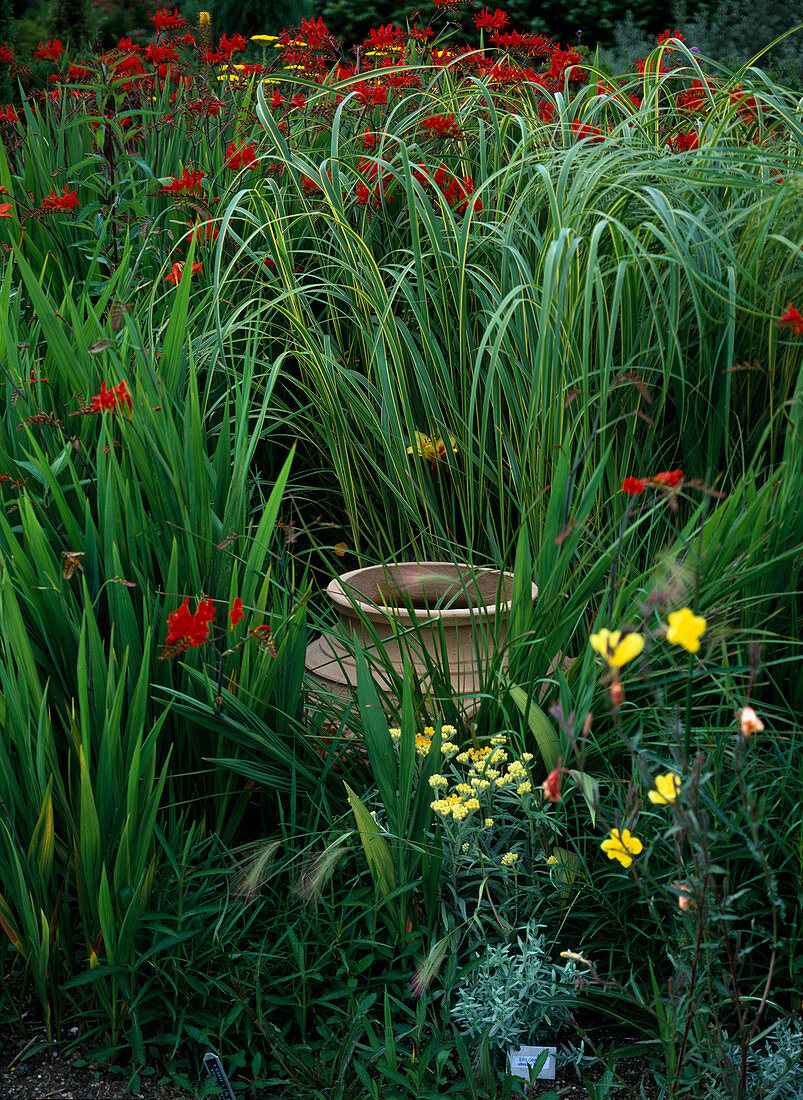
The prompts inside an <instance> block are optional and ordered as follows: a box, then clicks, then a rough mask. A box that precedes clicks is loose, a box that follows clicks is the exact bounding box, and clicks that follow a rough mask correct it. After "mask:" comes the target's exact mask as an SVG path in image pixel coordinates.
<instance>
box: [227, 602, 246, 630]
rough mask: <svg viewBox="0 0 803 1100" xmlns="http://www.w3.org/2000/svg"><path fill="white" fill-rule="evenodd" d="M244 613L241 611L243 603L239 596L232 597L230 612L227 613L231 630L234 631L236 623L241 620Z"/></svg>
mask: <svg viewBox="0 0 803 1100" xmlns="http://www.w3.org/2000/svg"><path fill="white" fill-rule="evenodd" d="M244 614H245V612H244V611H243V601H242V600H241V599H240V597H239V596H235V597H234V602H233V603H232V605H231V611H230V612H229V619H230V620H231V629H232V630H234V628H235V626H236V625H237V623H238V622H239V621H240V619H242V617H243V615H244Z"/></svg>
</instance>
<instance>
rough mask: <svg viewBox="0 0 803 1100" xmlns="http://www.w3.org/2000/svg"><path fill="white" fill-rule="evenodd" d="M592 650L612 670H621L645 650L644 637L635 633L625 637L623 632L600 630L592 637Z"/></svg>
mask: <svg viewBox="0 0 803 1100" xmlns="http://www.w3.org/2000/svg"><path fill="white" fill-rule="evenodd" d="M591 648H592V649H593V650H594V652H595V653H599V655H600V657H602V659H603V661H605V663H606V664H607V665H609V666H610V667H611V668H621V667H622V665H626V664H627V662H628V661H632V660H633V658H634V657H638V655H639V653H641V651H642V649H644V637H643V635H641V634H636V633H634V632H633V631H631V632H630V633H629V634H625V635H624V636H623V635H622V631H621V630H600V632H599V634H592V635H591Z"/></svg>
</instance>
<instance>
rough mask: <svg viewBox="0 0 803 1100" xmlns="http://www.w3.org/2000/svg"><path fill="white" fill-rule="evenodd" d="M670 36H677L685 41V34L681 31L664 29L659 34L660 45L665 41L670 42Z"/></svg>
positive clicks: (681, 40)
mask: <svg viewBox="0 0 803 1100" xmlns="http://www.w3.org/2000/svg"><path fill="white" fill-rule="evenodd" d="M670 38H677V40H678V41H679V42H683V41H684V39H683V35H682V34H681V33H680V31H664V32H663V33H662V34H659V35H658V45H659V46H663V44H664V42H668V41H669V39H670Z"/></svg>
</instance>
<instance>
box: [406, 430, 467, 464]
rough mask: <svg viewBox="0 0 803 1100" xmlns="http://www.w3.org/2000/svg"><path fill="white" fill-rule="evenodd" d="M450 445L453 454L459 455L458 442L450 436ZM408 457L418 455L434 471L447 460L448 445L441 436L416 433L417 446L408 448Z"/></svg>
mask: <svg viewBox="0 0 803 1100" xmlns="http://www.w3.org/2000/svg"><path fill="white" fill-rule="evenodd" d="M449 444H450V446H451V448H452V452H453V453H454V454H457V453H458V452H457V440H456V439H455V437H454V436H453V435H451V434H450V435H449ZM407 453H408V455H411V454H416V453H418V455H419V456H420V457H421V458H425V459H426V460H427V462H428V463H429V464H430V466H431V467H432V469H433V470H434V469H435V467H436V466H437V465H438V463H439V462H443V461H445V459H446V444H445V443H444V441H443V439H442V438H441V436H439V435H436V436H431V435H425V433H424V432H416V433H415V446H414V447H408V448H407Z"/></svg>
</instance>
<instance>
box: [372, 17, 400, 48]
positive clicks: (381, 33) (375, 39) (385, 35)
mask: <svg viewBox="0 0 803 1100" xmlns="http://www.w3.org/2000/svg"><path fill="white" fill-rule="evenodd" d="M364 45H365V47H366V49H368V50H393V49H396V48H397V47H401V46H403V45H404V31H403V30H402V29H401V27H394V26H393V24H392V23H388V25H387V26H386V27H383V26H380V28H379V30H378V31H377V30H370V31H369V32H368V37H367V38H366V40H365V42H364Z"/></svg>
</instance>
